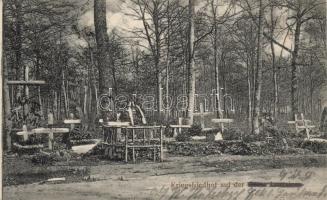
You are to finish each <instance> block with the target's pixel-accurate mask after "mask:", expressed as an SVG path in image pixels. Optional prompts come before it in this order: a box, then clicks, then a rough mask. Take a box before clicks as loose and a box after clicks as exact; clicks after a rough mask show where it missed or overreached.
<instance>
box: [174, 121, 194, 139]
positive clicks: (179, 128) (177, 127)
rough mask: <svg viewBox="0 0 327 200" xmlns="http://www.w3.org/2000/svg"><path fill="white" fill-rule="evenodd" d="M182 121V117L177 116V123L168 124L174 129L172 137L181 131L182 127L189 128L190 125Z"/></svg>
mask: <svg viewBox="0 0 327 200" xmlns="http://www.w3.org/2000/svg"><path fill="white" fill-rule="evenodd" d="M182 122H183V118H181V117H179V118H178V125H169V127H170V128H172V129H173V131H174V135H173V137H174V138H176V137H177V135H178V134H180V133H181V132H182V128H191V125H183V124H182ZM177 130H178V132H177Z"/></svg>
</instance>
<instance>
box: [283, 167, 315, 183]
mask: <svg viewBox="0 0 327 200" xmlns="http://www.w3.org/2000/svg"><path fill="white" fill-rule="evenodd" d="M315 175H316V174H315V172H314V171H311V170H301V169H292V170H286V169H283V170H281V171H280V173H279V177H280V180H281V181H282V180H300V181H306V180H309V179H311V178H312V177H313V176H315Z"/></svg>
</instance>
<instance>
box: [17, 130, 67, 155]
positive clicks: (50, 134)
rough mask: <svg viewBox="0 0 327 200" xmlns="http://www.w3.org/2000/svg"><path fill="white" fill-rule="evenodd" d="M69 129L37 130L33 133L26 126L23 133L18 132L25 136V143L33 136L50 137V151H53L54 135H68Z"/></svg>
mask: <svg viewBox="0 0 327 200" xmlns="http://www.w3.org/2000/svg"><path fill="white" fill-rule="evenodd" d="M68 132H69V129H68V128H36V129H32V130H31V131H27V128H26V125H24V126H23V131H19V132H17V135H20V136H23V138H24V141H26V140H27V139H28V136H29V135H32V134H48V136H49V149H50V150H53V138H54V137H53V134H54V133H68Z"/></svg>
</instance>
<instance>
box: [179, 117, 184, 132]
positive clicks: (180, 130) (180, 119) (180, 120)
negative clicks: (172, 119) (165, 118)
mask: <svg viewBox="0 0 327 200" xmlns="http://www.w3.org/2000/svg"><path fill="white" fill-rule="evenodd" d="M182 124H183V118H182V117H179V118H178V125H182ZM178 133H179V134H181V133H182V128H179V129H178Z"/></svg>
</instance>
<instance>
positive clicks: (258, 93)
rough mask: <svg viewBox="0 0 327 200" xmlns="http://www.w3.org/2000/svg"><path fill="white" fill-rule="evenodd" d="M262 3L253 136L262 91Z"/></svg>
mask: <svg viewBox="0 0 327 200" xmlns="http://www.w3.org/2000/svg"><path fill="white" fill-rule="evenodd" d="M262 1H263V0H260V1H259V22H258V38H257V69H256V79H255V88H254V89H255V91H254V92H255V96H254V106H253V111H254V113H253V122H252V126H253V128H252V131H253V133H255V134H259V133H260V129H259V126H260V124H259V116H260V103H261V102H260V101H261V90H262V53H263V42H262V36H263V12H264V9H263V5H262Z"/></svg>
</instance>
